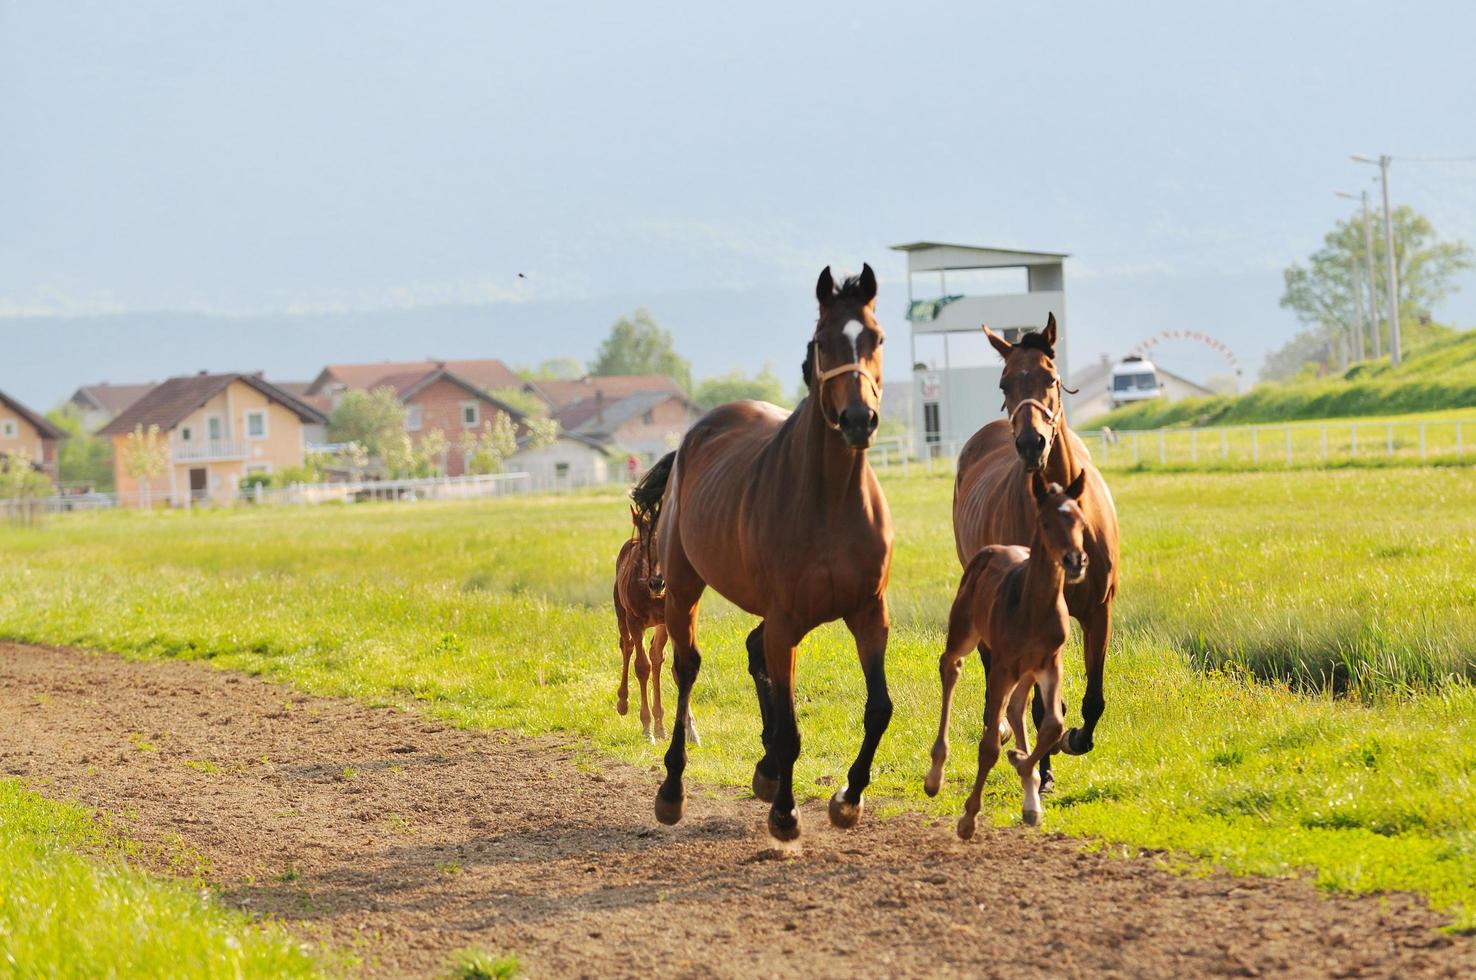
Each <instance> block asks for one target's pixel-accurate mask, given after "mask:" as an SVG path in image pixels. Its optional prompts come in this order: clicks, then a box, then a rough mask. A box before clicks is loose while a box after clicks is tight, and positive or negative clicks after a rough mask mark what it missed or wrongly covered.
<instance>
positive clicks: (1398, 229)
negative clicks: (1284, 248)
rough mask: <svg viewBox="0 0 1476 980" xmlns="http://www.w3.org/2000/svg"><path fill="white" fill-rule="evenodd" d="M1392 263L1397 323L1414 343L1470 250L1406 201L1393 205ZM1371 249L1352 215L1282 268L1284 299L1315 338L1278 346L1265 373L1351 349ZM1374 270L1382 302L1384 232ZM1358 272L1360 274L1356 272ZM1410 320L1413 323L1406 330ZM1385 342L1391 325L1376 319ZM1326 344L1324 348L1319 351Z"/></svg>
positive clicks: (1327, 363)
mask: <svg viewBox="0 0 1476 980" xmlns="http://www.w3.org/2000/svg"><path fill="white" fill-rule="evenodd" d="M1393 224H1394V265H1395V269H1396V273H1397V275H1398V277H1399V323H1400V328H1401V332H1402V333H1403V334H1404V339H1405V342H1406V344H1409V343H1411V342H1417V341H1418V340H1419V337H1420V329H1419V328H1420V324H1421V323H1422V322H1428V319H1429V311H1430V308H1431V307H1433V306H1434V305H1435V304H1437V303H1439V302H1440V300H1442V299H1443V298H1445V297H1446V296H1447V295H1449V294H1450V292H1451V291H1452V290H1453V289H1454V288H1455V285H1454V283H1455V278H1456V276H1457V275H1458V274H1459V273H1460V272H1461V271H1462V270H1464V269H1468V268H1470V266H1471V249H1470V248H1469V247H1467V245H1466V244H1465V243H1464V242H1460V241H1453V242H1446V241H1440V240H1439V239H1438V238H1437V237H1436V235H1435V229H1434V227H1433V226H1432V225H1431V224H1430V221H1429V219H1428V218H1426V217H1425V216H1424V215H1422V214H1420V213H1419V212H1418V211H1415V210H1414V209H1413V208H1411V207H1408V206H1407V205H1401V206H1399V207H1397V208H1395V209H1394V214H1393ZM1366 251H1367V250H1366V248H1365V244H1364V235H1363V222H1362V219H1361V218H1359V217H1356V216H1355V217H1352V218H1348V219H1346V220H1343V221H1339V222H1337V223H1336V224H1335V225H1333V228H1332V230H1331V231H1329V232H1328V233H1327V235H1326V236H1325V237H1324V238H1323V241H1322V248H1320V249H1319V250H1318V251H1316V252H1314V253H1313V254H1312V255H1311V256H1310V257H1309V258H1308V259H1307V262H1306V264H1302V263H1300V262H1298V263H1294V264H1292V265H1290V266H1288V267H1287V268H1286V270H1285V272H1283V273H1282V275H1283V279H1284V280H1285V289H1284V290H1283V291H1282V294H1281V305H1282V307H1283V308H1285V309H1288V310H1291V311H1292V312H1293V313H1295V314H1296V316H1297V319H1299V320H1301V321H1302V322H1303V323H1305V324H1307V326H1308V328H1309V333H1310V334H1311V336H1310V337H1303V338H1293V339H1292V341H1291V342H1290V343H1288V344H1287V345H1286V347H1285V348H1283V350H1281V351H1277V352H1275V353H1274V354H1272V355H1271V356H1270V357H1268V358H1267V366H1266V369H1265V370H1263V371H1262V377H1263V378H1266V379H1267V380H1273V379H1274V378H1275V377H1278V376H1280V377H1285V376H1290V375H1294V374H1296V373H1297V371H1299V370H1300V369H1301V367H1302V364H1303V363H1305V361H1301V360H1298V359H1300V358H1306V357H1308V356H1309V355H1311V356H1314V357H1316V358H1317V359H1319V361H1320V362H1321V363H1322V364H1323V366H1324V368H1325V369H1326V368H1330V367H1332V366H1333V365H1334V363H1335V362H1336V361H1338V360H1340V359H1341V358H1340V357H1339V352H1340V351H1341V352H1343V354H1344V355H1345V356H1346V355H1347V354H1348V352H1352V354H1353V356H1356V354H1357V351H1358V348H1359V343H1358V306H1359V303H1360V302H1361V303H1362V305H1363V307H1364V311H1363V312H1364V316H1365V317H1367V316H1369V310H1368V309H1367V307H1368V284H1367V282H1365V281H1364V270H1365V269H1366V268H1367V265H1366V264H1365V258H1366ZM1372 257H1373V269H1374V280H1375V282H1374V285H1375V287H1376V288H1375V294H1376V295H1377V297H1378V300H1379V304H1380V309H1379V310H1378V311H1375V313H1385V312H1387V311H1386V310H1385V309H1384V307H1383V304H1384V303H1385V302H1386V299H1385V298H1386V296H1387V289H1388V287H1387V276H1386V273H1385V270H1386V269H1387V262H1386V260H1385V258H1384V236H1383V234H1382V233H1381V229H1380V233H1376V234H1375V235H1374V236H1373V256H1372ZM1355 269H1356V270H1357V272H1356V276H1355V271H1354V270H1355ZM1406 325H1408V328H1407V329H1406ZM1379 336H1380V349H1381V350H1387V349H1388V337H1389V331H1388V325H1387V323H1381V325H1380V326H1379ZM1318 348H1321V349H1322V350H1321V353H1320V354H1317V353H1315V351H1316V350H1317V349H1318Z"/></svg>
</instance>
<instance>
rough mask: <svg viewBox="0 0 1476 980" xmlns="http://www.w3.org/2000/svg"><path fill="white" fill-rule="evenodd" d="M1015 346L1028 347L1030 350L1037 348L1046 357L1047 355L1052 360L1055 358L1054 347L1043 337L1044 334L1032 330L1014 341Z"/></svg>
mask: <svg viewBox="0 0 1476 980" xmlns="http://www.w3.org/2000/svg"><path fill="white" fill-rule="evenodd" d="M1015 346H1016V347H1028V348H1030V349H1031V350H1038V351H1040V352H1041V353H1042V354H1044V355H1045V356H1046V357H1049V358H1050V359H1051V360H1053V361H1054V360H1055V359H1056V349H1055V348H1054V347H1052V346H1051V345H1050V342H1049V341H1047V340H1046V339H1045V334H1043V333H1038V332H1037V331H1034V330H1032V331H1030V332H1029V333H1027V334H1025V335H1024V336H1023V337H1021V338H1020V339H1019V340H1017V341H1015Z"/></svg>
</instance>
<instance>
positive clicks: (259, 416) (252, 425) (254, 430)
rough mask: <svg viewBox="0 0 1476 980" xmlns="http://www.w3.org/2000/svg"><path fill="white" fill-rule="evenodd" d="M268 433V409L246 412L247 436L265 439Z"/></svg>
mask: <svg viewBox="0 0 1476 980" xmlns="http://www.w3.org/2000/svg"><path fill="white" fill-rule="evenodd" d="M266 434H267V413H266V409H257V410H256V411H254V412H247V413H246V436H247V438H250V439H265V438H266Z"/></svg>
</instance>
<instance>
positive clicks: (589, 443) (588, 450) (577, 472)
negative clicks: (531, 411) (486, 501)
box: [507, 432, 617, 490]
mask: <svg viewBox="0 0 1476 980" xmlns="http://www.w3.org/2000/svg"><path fill="white" fill-rule="evenodd" d="M507 468H508V469H509V470H514V471H518V472H523V473H527V474H528V475H529V477H530V479H531V483H532V485H533V489H534V490H570V489H574V488H576V487H594V486H599V485H601V484H603V483H608V482H610V480H611V478H612V476H614V475H617V474H615V472H614V471H615V469H616V468H615V467H614V466H613V465H612V463H611V461H610V457H609V454H608V453H606V452H605V449H604V447H603V446H602V445H601V444H600V443H599V441H597V440H595V439H591V438H588V437H586V436H580V435H575V434H573V433H569V432H561V433H559V437H558V439H556V440H554V442H553V444H552V445H548V446H543V447H542V448H539V449H530V448H528V447H527V440H524V442H523V445H522V447H521V448H519V449H518V451H517V452H515V453H513V454H512V455H511V456H509V457H508V459H507Z"/></svg>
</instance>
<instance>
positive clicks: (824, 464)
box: [781, 393, 867, 514]
mask: <svg viewBox="0 0 1476 980" xmlns="http://www.w3.org/2000/svg"><path fill="white" fill-rule="evenodd" d="M795 415H796V419H795V424H794V426H793V427H792V428H790V429H789V430H788V431H787V432H784V433H782V434H781V438H787V439H788V440H789V442H788V445H786V446H785V449H786V452H785V453H784V457H785V460H786V463H787V464H788V466H789V467H791V468H792V470H793V471H794V473H795V474H796V479H797V481H798V484H797V485H799V486H804V487H809V488H812V489H813V495H810V496H808V499H809V500H813V501H817V502H823V506H824V507H825V513H827V514H834V513H836V511H837V510H838V509H839V508H840V506H841V505H843V504H845V503H846V502H847V501H859V500H860V499H861V494H860V493H859V490H860V488H861V485H862V476H863V474H864V472H865V470H866V465H867V464H866V454H865V453H858V452H853V451H852V450H850V449H848V448H846V446H845V445H844V443H843V442H842V440H841V439H840V437H839V436H837V435H836V434H835V433H833V432H831V430H830V426H828V425H826V423H825V418H824V416H823V415H822V414H821V412H820V408H819V404H818V402H817V400H816V398H815V395H814V394H813V393H812V394H811V395H809V396H808V397H806V398H805V400H804V401H802V402H801V403H800V404H799V407H798V408H796V409H795ZM806 496H807V495H804V494H796V500H795V503H796V504H801V503H802V502H803V500H804V499H805V498H806Z"/></svg>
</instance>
